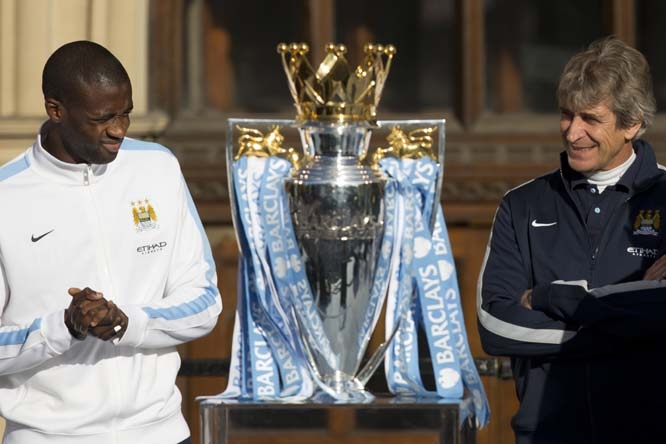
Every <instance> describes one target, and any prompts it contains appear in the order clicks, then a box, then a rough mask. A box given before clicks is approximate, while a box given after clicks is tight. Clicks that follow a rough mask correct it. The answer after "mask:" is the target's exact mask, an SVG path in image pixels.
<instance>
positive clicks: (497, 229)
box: [477, 196, 605, 357]
mask: <svg viewBox="0 0 666 444" xmlns="http://www.w3.org/2000/svg"><path fill="white" fill-rule="evenodd" d="M516 219H524V220H523V222H522V223H524V224H527V222H526V221H527V216H526V215H525V216H524V217H514V216H513V214H512V209H511V201H510V199H509V198H508V196H505V198H504V199H503V200H502V202H501V203H500V206H499V208H498V209H497V213H496V214H495V220H494V221H493V227H492V231H491V236H490V240H489V242H488V247H487V249H486V255H485V258H484V262H483V265H482V268H481V273H480V275H479V282H478V286H477V317H478V326H479V333H480V337H481V344H482V346H483V349H484V350H485V351H486V352H487V353H489V354H491V355H501V356H524V357H530V356H562V355H572V356H573V355H580V354H585V353H599V352H603V351H604V350H603V349H604V348H605V347H604V346H603V344H604V341H601V340H599V338H597V337H595V335H594V334H593V333H594V332H585V333H584V334H580V333H581V332H580V331H579V327H580V326H579V325H578V324H576V323H574V322H565V321H564V320H562V319H558V318H556V317H553V316H549V315H548V314H547V313H544V312H542V311H538V310H530V309H528V308H525V307H523V306H522V305H521V303H520V298H521V296H522V294H523V293H524V292H525V291H526V290H527V289H529V288H531V287H532V279H531V275H532V270H531V264H530V260H531V258H530V253H529V251H526V250H527V249H528V242H527V235H526V233H525V232H524V230H526V227H521V226H517V225H516V224H520V223H521V222H520V221H518V222H517V221H516ZM521 236H522V238H521ZM571 289H572V291H576V289H575V288H573V287H571Z"/></svg>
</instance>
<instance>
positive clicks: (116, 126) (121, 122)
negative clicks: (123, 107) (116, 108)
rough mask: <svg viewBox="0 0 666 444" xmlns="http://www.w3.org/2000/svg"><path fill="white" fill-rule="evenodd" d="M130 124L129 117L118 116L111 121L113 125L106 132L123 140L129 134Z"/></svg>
mask: <svg viewBox="0 0 666 444" xmlns="http://www.w3.org/2000/svg"><path fill="white" fill-rule="evenodd" d="M129 124H130V119H129V116H126V115H122V116H116V117H114V118H113V120H111V124H110V125H109V126H108V127H107V129H106V132H107V134H108V135H109V136H111V137H115V138H118V139H122V138H123V137H125V134H127V129H128V128H129Z"/></svg>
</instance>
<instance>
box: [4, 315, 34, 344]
mask: <svg viewBox="0 0 666 444" xmlns="http://www.w3.org/2000/svg"><path fill="white" fill-rule="evenodd" d="M41 325H42V318H37V319H35V320H34V321H32V324H31V325H30V327H27V328H22V329H20V330H14V331H8V332H5V333H0V346H3V345H16V344H23V343H24V342H25V341H26V339H27V338H28V335H29V334H30V333H32V332H33V331H35V330H39V327H40V326H41Z"/></svg>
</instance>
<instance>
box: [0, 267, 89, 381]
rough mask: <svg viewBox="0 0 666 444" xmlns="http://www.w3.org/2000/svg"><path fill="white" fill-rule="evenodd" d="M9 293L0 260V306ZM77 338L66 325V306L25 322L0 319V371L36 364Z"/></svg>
mask: <svg viewBox="0 0 666 444" xmlns="http://www.w3.org/2000/svg"><path fill="white" fill-rule="evenodd" d="M9 297H11V295H10V289H9V285H8V284H7V280H6V278H5V273H4V267H3V266H2V264H1V263H0V308H3V309H4V307H5V305H6V302H7V299H8V298H9ZM0 316H1V314H0ZM78 342H79V341H77V340H75V339H74V338H72V336H71V335H70V333H69V331H68V330H67V327H66V326H65V313H64V309H63V310H59V311H56V312H53V313H48V314H46V315H44V316H41V317H38V318H36V319H33V320H31V321H28V322H26V323H25V324H23V325H3V324H2V323H1V322H0V375H6V374H12V373H18V372H21V371H23V370H28V369H30V368H33V367H36V366H38V365H39V364H41V363H43V362H45V361H47V360H49V359H51V358H53V357H56V356H59V355H61V354H62V353H64V352H65V351H67V350H68V349H69V348H70V347H71V346H72V345H73V344H75V343H78Z"/></svg>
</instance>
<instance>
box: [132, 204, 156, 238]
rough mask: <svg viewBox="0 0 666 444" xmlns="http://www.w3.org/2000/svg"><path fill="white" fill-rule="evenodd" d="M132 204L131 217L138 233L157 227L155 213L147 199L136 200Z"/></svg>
mask: <svg viewBox="0 0 666 444" xmlns="http://www.w3.org/2000/svg"><path fill="white" fill-rule="evenodd" d="M131 204H132V218H133V220H134V226H135V227H136V231H137V232H138V233H140V232H142V231H146V230H154V229H156V228H158V225H157V213H155V208H153V206H152V205H151V203H150V202H149V201H148V199H144V200H137V201H134V202H132V203H131Z"/></svg>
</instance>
